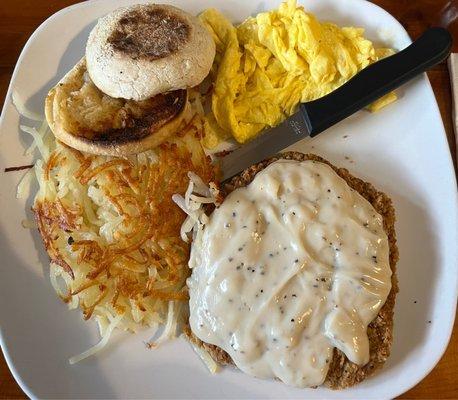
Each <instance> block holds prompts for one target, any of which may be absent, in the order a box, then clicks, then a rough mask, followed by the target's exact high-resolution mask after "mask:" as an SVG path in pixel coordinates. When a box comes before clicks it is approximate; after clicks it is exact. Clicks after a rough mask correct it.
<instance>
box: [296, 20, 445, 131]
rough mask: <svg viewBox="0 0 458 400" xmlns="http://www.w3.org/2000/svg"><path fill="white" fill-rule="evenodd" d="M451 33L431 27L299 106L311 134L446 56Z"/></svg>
mask: <svg viewBox="0 0 458 400" xmlns="http://www.w3.org/2000/svg"><path fill="white" fill-rule="evenodd" d="M451 47H452V37H451V35H450V33H449V32H448V31H447V30H445V29H443V28H430V29H428V30H427V31H426V32H425V33H424V34H423V35H422V36H420V38H418V39H417V40H416V41H415V42H413V43H412V44H411V45H410V46H408V47H407V48H405V49H404V50H402V51H400V52H399V53H396V54H394V55H392V56H390V57H387V58H384V59H382V60H380V61H377V62H376V63H374V64H371V65H369V66H368V67H367V68H364V69H363V70H362V71H360V72H359V73H358V74H356V75H355V76H354V77H353V78H352V79H350V80H349V81H348V82H346V83H345V84H343V85H342V86H340V87H339V88H338V89H336V90H334V91H333V92H331V93H330V94H328V95H326V96H323V97H321V98H320V99H317V100H314V101H310V102H308V103H303V104H301V105H300V109H301V111H302V114H303V116H304V118H305V123H306V125H307V128H308V129H309V131H310V136H315V135H317V134H318V133H320V132H323V131H324V130H325V129H327V128H329V127H330V126H332V125H334V124H336V123H337V122H339V121H342V120H343V119H345V118H347V117H348V116H350V115H351V114H353V113H355V112H356V111H358V110H360V109H361V108H363V107H366V106H368V105H369V104H371V103H372V102H374V101H375V100H377V99H379V98H380V97H382V96H384V95H385V94H387V93H389V92H391V91H392V90H394V89H396V88H398V87H399V86H401V85H402V84H404V83H406V82H407V81H409V80H410V79H412V78H414V77H415V76H417V75H419V74H421V73H422V72H425V71H426V70H428V69H429V68H431V67H433V66H435V65H436V64H439V63H440V62H441V61H443V60H445V59H446V58H447V57H448V55H449V54H450V50H451Z"/></svg>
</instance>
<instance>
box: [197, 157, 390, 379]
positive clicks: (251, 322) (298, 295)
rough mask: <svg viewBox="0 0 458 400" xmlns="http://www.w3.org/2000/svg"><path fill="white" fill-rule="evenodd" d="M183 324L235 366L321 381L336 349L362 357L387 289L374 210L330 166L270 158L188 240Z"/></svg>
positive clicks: (385, 253) (385, 255)
mask: <svg viewBox="0 0 458 400" xmlns="http://www.w3.org/2000/svg"><path fill="white" fill-rule="evenodd" d="M190 267H191V268H192V276H191V277H190V278H189V279H188V286H189V293H190V325H191V329H192V331H193V332H194V334H195V335H196V336H197V337H199V338H200V339H201V340H203V341H204V342H207V343H211V344H214V345H217V346H219V347H221V348H222V349H224V350H225V351H226V352H227V353H229V355H230V356H231V358H232V360H233V361H234V363H235V364H236V365H237V367H238V368H240V369H241V370H242V371H244V372H246V373H248V374H250V375H254V376H257V377H263V378H279V379H281V380H282V381H283V382H285V383H287V384H290V385H294V386H299V387H305V386H315V385H320V384H321V383H323V381H324V379H325V378H326V374H327V371H328V368H329V364H330V361H331V358H332V353H333V348H334V347H337V348H339V349H340V350H342V351H343V352H344V353H345V355H346V356H347V357H348V358H349V359H350V360H351V361H353V362H355V363H357V364H360V365H363V364H365V363H367V362H368V361H369V342H368V338H367V333H366V330H367V325H368V324H369V323H370V322H371V321H372V320H373V319H374V318H375V317H376V315H377V314H378V312H379V310H380V308H381V307H382V305H383V304H384V303H385V301H386V298H387V296H388V293H389V291H390V289H391V279H390V277H391V269H390V265H389V249H388V240H387V236H386V234H385V232H384V230H383V220H382V217H381V216H380V215H379V214H378V213H377V212H376V211H375V209H374V208H373V207H372V205H371V204H369V203H368V202H367V201H366V200H365V199H364V198H363V197H362V196H361V195H360V194H359V193H357V192H356V191H354V190H353V189H351V188H350V187H349V186H348V184H347V183H346V182H345V181H344V180H343V179H342V178H340V177H339V176H338V175H337V174H336V173H335V172H334V171H333V170H332V169H331V168H330V167H329V166H328V165H326V164H324V163H320V162H315V161H304V162H298V161H288V160H280V161H277V162H275V163H272V164H270V165H269V166H268V167H267V168H265V169H264V170H263V171H261V172H259V173H258V174H257V175H256V177H255V179H254V180H253V182H252V183H251V184H250V185H248V186H247V187H244V188H239V189H236V190H234V191H233V192H232V193H231V194H229V196H227V198H226V199H225V200H224V202H223V203H222V205H221V206H220V207H219V208H217V209H215V211H214V212H213V213H212V214H211V216H210V217H209V221H208V223H206V224H205V226H204V228H203V232H201V234H200V235H198V237H197V238H196V240H195V241H194V243H193V245H192V248H191V258H190Z"/></svg>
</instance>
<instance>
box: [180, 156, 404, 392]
mask: <svg viewBox="0 0 458 400" xmlns="http://www.w3.org/2000/svg"><path fill="white" fill-rule="evenodd" d="M279 159H288V160H296V161H305V160H313V161H318V162H322V163H325V164H327V165H329V166H330V167H331V168H332V169H333V170H334V171H335V172H336V173H337V174H338V175H339V176H340V177H341V178H342V179H344V180H345V181H346V182H347V184H348V185H349V186H350V187H351V188H353V189H354V190H356V191H357V192H358V193H359V194H360V195H361V196H363V197H364V198H365V199H366V200H367V201H368V202H369V203H371V204H372V206H373V207H374V208H375V209H376V210H377V212H378V213H379V214H380V215H381V216H382V217H383V225H384V229H385V232H386V234H387V236H388V242H389V248H390V267H391V270H392V272H393V274H392V277H391V285H392V286H391V291H390V293H389V295H388V298H387V300H386V302H385V304H384V305H383V307H382V308H381V310H380V312H379V314H378V315H377V317H376V318H375V319H374V320H373V321H372V322H371V323H370V324H369V326H368V329H367V334H368V336H369V344H370V360H369V362H368V363H367V364H366V365H364V366H362V367H360V366H358V365H357V364H354V363H352V362H351V361H350V360H348V359H347V357H346V356H345V354H344V353H343V352H341V351H340V350H338V349H334V355H333V359H332V361H331V365H330V368H329V372H328V375H327V377H326V380H325V382H324V384H325V385H326V386H328V387H330V388H331V389H344V388H347V387H350V386H353V385H355V384H357V383H359V382H361V381H362V380H364V379H365V378H367V377H368V376H370V375H372V374H373V373H374V372H375V371H376V370H378V369H380V368H381V367H382V366H383V364H384V363H385V361H386V360H387V358H388V357H389V355H390V349H391V344H392V342H393V309H394V304H395V299H396V293H397V292H398V290H399V289H398V280H397V277H396V263H397V261H398V259H399V253H398V248H397V246H396V232H395V229H394V223H395V212H394V208H393V204H392V202H391V199H390V198H389V197H388V196H387V195H386V194H385V193H383V192H379V191H378V190H377V189H375V188H374V186H372V184H370V183H368V182H364V181H363V180H361V179H359V178H356V177H354V176H353V175H351V174H350V172H348V170H347V169H345V168H338V167H335V166H334V165H332V164H331V163H330V162H329V161H327V160H325V159H324V158H321V157H319V156H317V155H314V154H303V153H299V152H294V151H291V152H287V153H282V154H280V155H278V156H275V157H272V158H270V159H268V160H265V161H262V162H260V163H258V164H255V165H253V166H251V167H250V168H248V169H246V170H245V171H243V172H241V173H240V174H239V175H237V176H235V177H233V178H232V179H231V180H230V181H229V182H228V183H227V184H226V185H225V186H224V190H225V192H226V194H228V193H230V192H232V191H233V190H235V189H237V188H239V187H243V186H246V185H248V184H249V183H250V182H251V181H252V180H253V179H254V177H255V175H256V174H257V173H258V172H259V171H261V170H263V169H264V168H266V167H267V166H268V165H269V164H271V163H272V162H274V161H277V160H279ZM185 334H186V335H187V336H188V338H189V339H190V340H191V341H192V342H193V343H195V344H197V345H200V346H201V347H203V348H204V349H205V350H207V351H208V352H209V353H210V354H211V355H212V357H213V358H214V359H215V360H216V361H217V362H218V363H220V364H222V365H233V361H232V359H231V357H230V356H229V354H227V353H226V352H225V351H224V350H222V349H220V348H219V347H217V346H214V345H210V344H207V343H204V342H202V341H201V340H199V339H198V338H196V337H195V336H194V335H193V333H192V332H191V330H190V329H189V328H187V329H186V330H185Z"/></svg>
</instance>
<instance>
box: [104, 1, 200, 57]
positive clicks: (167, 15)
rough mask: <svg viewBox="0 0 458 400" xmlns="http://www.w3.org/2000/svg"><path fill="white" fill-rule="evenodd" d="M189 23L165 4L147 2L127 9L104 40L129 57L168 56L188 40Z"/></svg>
mask: <svg viewBox="0 0 458 400" xmlns="http://www.w3.org/2000/svg"><path fill="white" fill-rule="evenodd" d="M191 29H192V27H191V26H190V25H189V23H188V22H187V21H185V19H184V18H181V16H180V15H177V14H176V13H173V12H171V10H170V9H169V8H167V7H164V6H160V5H156V4H154V5H153V4H150V5H148V4H147V5H144V6H143V7H141V8H140V7H137V8H133V9H131V10H129V11H127V12H126V13H125V14H124V15H123V17H122V18H120V19H119V21H118V22H117V24H116V27H115V29H114V31H113V32H112V33H111V35H110V36H109V37H108V40H107V42H108V43H109V44H111V45H112V46H113V48H114V49H115V50H116V51H119V52H121V53H124V54H128V55H129V56H130V57H131V58H132V59H134V60H136V59H139V58H142V59H148V60H157V59H159V58H164V57H168V56H170V55H171V54H174V53H176V51H177V50H178V49H179V48H180V47H182V46H183V44H184V43H186V42H187V41H188V40H189V35H190V31H191Z"/></svg>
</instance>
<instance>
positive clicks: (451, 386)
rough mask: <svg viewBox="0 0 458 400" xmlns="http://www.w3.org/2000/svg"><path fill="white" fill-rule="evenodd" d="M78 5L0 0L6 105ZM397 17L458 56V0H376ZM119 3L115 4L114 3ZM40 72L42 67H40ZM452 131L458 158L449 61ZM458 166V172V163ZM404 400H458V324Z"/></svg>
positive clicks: (0, 64)
mask: <svg viewBox="0 0 458 400" xmlns="http://www.w3.org/2000/svg"><path fill="white" fill-rule="evenodd" d="M77 2H78V1H72V0H59V1H57V0H21V1H17V0H0V21H1V25H0V107H1V106H2V105H3V99H4V97H5V95H6V91H7V88H8V84H9V81H10V78H11V74H12V73H13V68H14V65H15V64H16V60H17V58H18V56H19V53H20V51H21V49H22V47H23V45H24V44H25V42H26V41H27V39H28V37H29V36H30V34H31V33H32V32H33V31H34V30H35V28H36V27H37V26H38V25H39V24H40V23H41V22H43V21H44V20H45V19H46V18H47V17H49V16H50V15H51V14H53V13H54V12H56V11H58V10H60V9H62V8H64V7H66V6H68V5H70V4H73V3H77ZM374 2H375V3H376V4H378V5H380V6H381V7H383V8H384V9H385V10H387V11H388V12H390V13H391V14H392V15H394V16H395V17H396V18H397V19H398V20H399V21H400V22H401V23H402V24H403V25H404V27H405V28H406V29H407V31H408V32H409V34H410V35H411V36H412V38H416V37H418V36H419V35H420V33H421V32H423V31H424V30H425V29H426V28H428V27H429V26H434V25H439V24H441V25H448V27H449V29H450V30H451V32H452V34H453V36H454V39H455V44H454V51H455V52H458V29H457V28H458V23H451V22H450V21H451V20H452V19H453V18H456V17H457V15H458V2H457V1H456V0H452V1H448V0H415V1H412V0H375V1H374ZM114 3H115V2H114ZM37 68H39V66H37ZM429 78H430V80H431V84H432V86H433V89H434V92H435V94H436V98H437V101H438V103H439V108H440V111H441V114H442V118H443V121H444V125H445V130H446V132H447V138H448V141H449V145H450V151H451V153H452V156H453V159H454V160H456V148H455V136H454V133H453V128H452V116H451V97H450V96H451V95H450V83H449V75H448V70H447V66H446V64H445V63H443V64H441V65H439V66H437V67H436V68H434V69H433V70H432V71H431V72H429ZM454 162H455V168H456V161H454ZM0 398H1V399H20V398H25V394H24V393H23V392H22V390H21V389H20V388H19V386H18V385H17V384H16V382H15V381H14V378H13V377H12V375H11V373H10V371H9V369H8V367H7V365H6V363H5V360H4V359H3V355H2V354H0ZM400 398H403V399H458V323H457V321H455V326H454V330H453V335H452V338H451V341H450V344H449V346H448V348H447V351H446V352H445V354H444V356H443V357H442V359H441V360H440V362H439V364H437V366H436V367H435V368H434V369H433V371H432V372H431V373H430V374H429V375H428V376H427V377H426V378H425V379H424V380H423V381H422V382H420V383H419V384H418V385H417V386H415V387H414V388H413V389H411V390H410V391H408V392H407V393H405V394H404V395H402V396H401V397H400Z"/></svg>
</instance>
